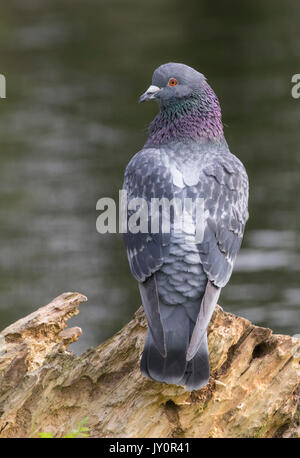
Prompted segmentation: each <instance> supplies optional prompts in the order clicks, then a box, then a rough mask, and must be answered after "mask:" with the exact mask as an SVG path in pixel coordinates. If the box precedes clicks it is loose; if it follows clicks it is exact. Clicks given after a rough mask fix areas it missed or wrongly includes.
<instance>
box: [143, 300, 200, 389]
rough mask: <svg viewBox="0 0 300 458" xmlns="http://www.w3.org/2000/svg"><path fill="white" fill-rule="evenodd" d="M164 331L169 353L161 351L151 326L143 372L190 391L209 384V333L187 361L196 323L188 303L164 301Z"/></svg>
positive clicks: (152, 377) (162, 315)
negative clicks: (154, 338)
mask: <svg viewBox="0 0 300 458" xmlns="http://www.w3.org/2000/svg"><path fill="white" fill-rule="evenodd" d="M160 313H161V318H162V325H163V330H164V337H165V344H166V356H165V357H163V356H162V355H161V353H160V352H159V351H158V350H157V346H156V345H155V344H154V340H153V337H152V334H151V330H150V329H148V332H147V337H146V342H145V348H144V351H143V355H142V359H141V371H142V373H143V374H144V375H145V376H146V377H148V378H150V379H152V380H156V381H159V382H165V383H171V384H176V385H185V387H186V389H187V390H189V391H192V390H200V389H201V388H202V387H203V386H204V385H206V384H207V383H208V379H209V358H208V348H207V337H206V332H205V335H204V336H203V339H202V341H201V345H200V347H199V349H198V350H197V353H196V354H195V356H194V357H193V358H192V359H191V360H190V361H187V359H186V355H187V349H188V346H189V343H190V339H191V335H192V332H193V329H194V326H195V323H194V322H193V321H192V320H191V318H190V317H189V315H188V313H187V311H186V308H185V307H184V305H165V304H163V303H160Z"/></svg>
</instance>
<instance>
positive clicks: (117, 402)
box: [0, 293, 300, 437]
mask: <svg viewBox="0 0 300 458" xmlns="http://www.w3.org/2000/svg"><path fill="white" fill-rule="evenodd" d="M86 300H87V299H86V297H85V296H83V295H81V294H78V293H65V294H62V295H61V296H59V297H58V298H56V299H54V301H52V302H51V303H50V304H48V305H46V306H45V307H42V308H40V309H38V310H37V311H36V312H34V313H32V314H31V315H29V316H27V317H25V318H23V319H21V320H19V321H17V322H16V323H14V324H12V325H11V326H9V327H8V328H6V329H5V330H4V331H2V333H1V335H2V338H1V339H0V346H1V343H2V347H1V348H0V437H30V436H31V437H36V436H37V435H38V433H39V432H50V433H52V434H53V436H57V437H61V436H63V435H64V434H66V433H68V432H70V431H71V430H72V429H74V428H75V427H76V425H77V424H78V422H79V421H80V420H82V419H83V418H85V417H88V426H89V429H90V433H89V434H90V436H92V437H276V436H280V437H282V436H283V437H300V427H299V389H300V388H299V387H300V369H299V367H300V366H299V360H300V342H299V340H297V339H295V338H292V337H289V336H284V335H273V334H272V331H271V330H270V329H265V328H261V327H258V326H254V325H253V324H251V323H250V322H249V321H248V320H246V319H244V318H240V317H238V316H235V315H232V314H230V313H225V312H223V311H222V309H221V308H220V307H217V309H216V311H215V313H214V316H213V319H212V322H211V324H210V327H209V336H208V345H209V351H210V361H211V378H210V383H209V385H208V386H206V387H205V388H203V389H202V390H201V391H194V392H192V393H189V392H186V391H185V390H184V388H182V387H179V386H175V385H165V384H161V383H157V382H151V381H149V380H147V379H146V378H144V377H143V376H142V375H141V373H140V370H139V359H140V355H141V352H142V349H143V343H144V338H145V332H146V322H145V317H144V314H143V311H142V309H139V310H138V311H137V312H136V313H135V315H134V317H133V319H132V321H130V322H129V323H128V324H127V325H126V326H124V328H123V329H121V331H119V332H118V333H117V334H115V335H114V336H113V337H112V338H111V339H109V340H107V341H106V342H104V343H103V344H101V345H99V346H98V347H97V348H92V349H89V350H87V351H86V352H85V353H83V354H82V355H80V356H76V355H73V354H72V353H71V352H69V351H68V349H67V348H68V345H69V344H70V343H71V342H74V341H75V340H77V338H78V337H79V336H80V334H81V330H80V329H79V328H72V329H65V327H66V321H67V320H68V319H69V318H70V317H72V316H74V315H75V314H77V313H78V306H79V304H80V303H82V302H84V301H86ZM1 335H0V336H1ZM4 339H5V342H4Z"/></svg>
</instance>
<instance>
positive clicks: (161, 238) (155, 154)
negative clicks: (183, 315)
mask: <svg viewBox="0 0 300 458" xmlns="http://www.w3.org/2000/svg"><path fill="white" fill-rule="evenodd" d="M123 190H125V191H127V198H128V202H129V201H130V200H131V199H134V198H143V199H145V201H146V202H147V204H148V233H142V232H138V233H136V234H134V233H131V232H130V231H128V232H127V233H125V234H123V239H124V243H125V247H126V251H127V257H128V261H129V265H130V269H131V273H132V275H133V276H134V277H135V278H136V280H137V281H138V282H139V288H140V292H141V297H142V302H143V307H144V310H145V314H146V316H147V321H148V325H149V329H150V331H151V334H152V337H153V341H154V343H155V345H156V347H157V349H158V350H159V352H160V353H161V354H162V355H163V356H165V354H166V352H165V341H164V332H163V327H162V323H161V319H160V312H159V299H158V293H157V289H156V282H155V277H154V276H153V274H154V273H155V272H156V271H157V270H159V268H160V267H161V266H162V264H163V262H164V258H165V256H166V255H167V254H168V252H169V241H170V234H169V233H162V231H161V224H159V231H158V233H151V217H152V215H151V205H150V201H151V199H152V198H157V199H161V198H162V197H165V198H168V199H171V198H172V193H173V182H172V177H171V175H170V172H169V171H168V169H167V168H166V167H165V166H164V164H163V163H162V161H161V156H160V151H159V150H157V149H144V150H142V151H140V152H139V153H137V154H136V155H135V156H134V157H133V159H132V160H131V161H130V163H129V164H128V166H127V168H126V172H125V180H124V185H123ZM133 213H134V211H133V210H128V212H127V222H129V220H130V218H131V216H132V215H133ZM156 217H157V215H156ZM160 221H161V219H160Z"/></svg>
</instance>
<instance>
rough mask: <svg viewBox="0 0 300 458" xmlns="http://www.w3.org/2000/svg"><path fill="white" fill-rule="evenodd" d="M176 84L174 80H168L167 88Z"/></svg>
mask: <svg viewBox="0 0 300 458" xmlns="http://www.w3.org/2000/svg"><path fill="white" fill-rule="evenodd" d="M176 84H178V82H177V79H176V78H170V79H169V82H168V86H176Z"/></svg>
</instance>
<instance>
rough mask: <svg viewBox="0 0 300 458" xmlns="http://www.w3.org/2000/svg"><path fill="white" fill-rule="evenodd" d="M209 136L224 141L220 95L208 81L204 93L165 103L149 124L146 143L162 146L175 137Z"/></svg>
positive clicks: (175, 138) (210, 138)
mask: <svg viewBox="0 0 300 458" xmlns="http://www.w3.org/2000/svg"><path fill="white" fill-rule="evenodd" d="M200 138H201V139H202V138H206V139H208V140H218V141H219V140H221V139H222V138H223V124H222V116H221V108H220V104H219V101H218V99H217V96H216V95H215V93H214V92H213V90H212V89H211V88H210V86H209V85H208V84H207V88H205V90H204V91H202V92H201V95H200V94H193V95H192V96H191V97H189V98H186V99H182V100H176V101H174V102H171V103H168V104H167V105H166V106H164V105H161V110H160V112H159V113H158V115H157V116H156V117H155V118H154V120H153V121H152V123H151V124H150V126H149V136H148V139H147V142H146V145H148V146H150V145H151V146H152V145H162V144H164V143H168V142H170V141H172V140H188V139H190V140H193V141H197V140H199V139H200Z"/></svg>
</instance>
